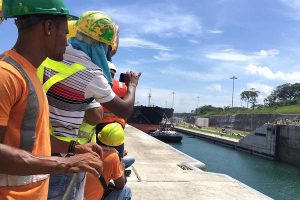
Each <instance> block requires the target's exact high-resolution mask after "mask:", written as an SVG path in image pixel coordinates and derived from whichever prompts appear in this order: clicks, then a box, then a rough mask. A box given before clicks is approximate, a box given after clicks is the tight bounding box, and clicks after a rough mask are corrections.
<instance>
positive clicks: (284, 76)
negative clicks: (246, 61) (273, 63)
mask: <svg viewBox="0 0 300 200" xmlns="http://www.w3.org/2000/svg"><path fill="white" fill-rule="evenodd" d="M246 73H247V74H253V75H260V76H263V77H264V78H266V79H269V80H281V81H286V82H289V83H295V82H299V80H300V72H282V71H276V72H273V71H272V70H271V69H270V68H268V67H260V66H256V65H248V66H247V67H246Z"/></svg>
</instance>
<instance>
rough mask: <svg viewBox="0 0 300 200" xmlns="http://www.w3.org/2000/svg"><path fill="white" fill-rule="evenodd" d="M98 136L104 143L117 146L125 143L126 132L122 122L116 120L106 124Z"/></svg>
mask: <svg viewBox="0 0 300 200" xmlns="http://www.w3.org/2000/svg"><path fill="white" fill-rule="evenodd" d="M97 137H98V139H99V140H100V142H102V143H103V144H105V145H107V146H112V147H116V146H120V145H122V144H123V143H124V141H125V132H124V129H123V127H122V126H121V124H119V123H117V122H114V123H110V124H107V125H106V126H104V127H103V129H102V130H101V131H100V133H98V136H97Z"/></svg>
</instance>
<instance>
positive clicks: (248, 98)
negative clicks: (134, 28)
mask: <svg viewBox="0 0 300 200" xmlns="http://www.w3.org/2000/svg"><path fill="white" fill-rule="evenodd" d="M260 93H261V92H260V91H258V90H256V89H255V88H251V89H250V90H245V91H242V92H241V94H240V98H241V100H242V101H244V102H246V105H247V107H246V108H231V107H230V106H227V107H224V108H222V107H214V106H212V105H204V106H201V107H199V108H196V109H195V110H192V111H191V113H190V114H192V115H204V114H206V113H209V112H215V113H218V112H223V111H235V110H237V109H238V110H241V109H249V107H251V108H252V109H254V108H257V107H276V106H287V105H296V104H300V83H294V84H291V83H285V84H283V85H279V86H277V87H276V88H275V89H274V90H273V91H272V93H271V94H270V95H269V96H267V97H266V98H265V99H264V105H258V104H257V98H258V97H259V95H260ZM178 114H179V113H178ZM182 114H183V113H182ZM184 114H185V115H188V113H184ZM179 115H180V114H179ZM185 117H186V116H185Z"/></svg>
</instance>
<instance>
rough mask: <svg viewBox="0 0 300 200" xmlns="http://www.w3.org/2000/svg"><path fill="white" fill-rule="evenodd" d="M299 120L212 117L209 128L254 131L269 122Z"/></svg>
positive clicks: (267, 116) (262, 116) (292, 117)
mask: <svg viewBox="0 0 300 200" xmlns="http://www.w3.org/2000/svg"><path fill="white" fill-rule="evenodd" d="M297 118H300V115H281V114H277V115H274V114H238V115H227V116H211V117H209V126H212V127H228V128H233V129H236V130H243V131H253V130H255V129H256V128H258V127H260V126H262V125H264V124H265V123H268V122H270V123H273V122H276V121H281V120H285V119H289V120H290V121H293V120H295V119H297Z"/></svg>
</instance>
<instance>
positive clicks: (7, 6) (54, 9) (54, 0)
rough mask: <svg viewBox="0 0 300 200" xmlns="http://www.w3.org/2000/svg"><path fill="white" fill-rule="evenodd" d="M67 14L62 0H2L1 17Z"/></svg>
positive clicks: (67, 11)
mask: <svg viewBox="0 0 300 200" xmlns="http://www.w3.org/2000/svg"><path fill="white" fill-rule="evenodd" d="M37 14H50V15H51V14H53V15H67V16H68V15H69V10H68V9H67V7H66V5H65V3H64V0H3V3H2V17H3V18H15V17H18V16H23V15H37Z"/></svg>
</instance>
